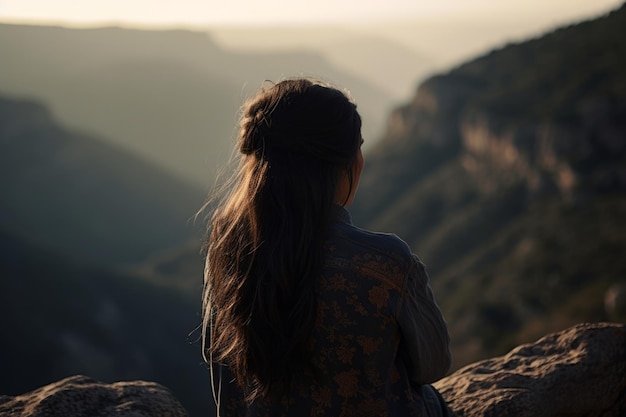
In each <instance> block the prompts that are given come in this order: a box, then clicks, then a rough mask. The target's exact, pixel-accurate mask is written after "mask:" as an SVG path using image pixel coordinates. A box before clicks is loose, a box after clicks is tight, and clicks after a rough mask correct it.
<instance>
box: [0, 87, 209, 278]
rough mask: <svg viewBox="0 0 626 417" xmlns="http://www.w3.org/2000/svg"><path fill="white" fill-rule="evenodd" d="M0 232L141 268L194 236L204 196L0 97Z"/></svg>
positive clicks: (39, 110)
mask: <svg viewBox="0 0 626 417" xmlns="http://www.w3.org/2000/svg"><path fill="white" fill-rule="evenodd" d="M0 149H1V152H0V189H2V194H1V195H0V229H1V230H5V231H7V232H9V233H12V234H14V235H16V236H19V237H21V238H23V239H25V240H27V241H28V242H33V243H34V244H37V245H40V246H42V247H47V248H49V249H50V250H52V251H55V252H58V253H60V254H62V255H63V256H66V257H68V258H70V259H74V260H76V261H80V262H83V263H88V264H89V263H97V264H107V265H110V266H113V265H120V264H124V263H135V262H141V261H142V260H144V259H146V258H147V257H148V256H151V255H152V254H153V253H155V252H158V251H163V250H166V249H168V248H171V247H174V246H177V245H180V244H182V243H183V242H186V241H187V240H188V239H191V238H192V237H193V236H194V235H195V231H194V230H193V229H194V228H193V227H192V224H191V222H190V219H191V218H192V217H193V215H194V213H195V212H196V211H197V209H198V208H199V207H200V205H201V204H202V201H203V199H204V193H203V192H202V190H201V189H200V188H196V187H194V186H191V185H189V184H187V183H185V182H183V181H181V180H179V179H177V178H175V177H172V176H171V175H170V174H168V173H166V172H164V171H163V170H162V169H160V168H158V167H156V166H155V165H154V164H152V163H149V162H147V161H146V160H144V159H143V158H141V157H138V156H134V155H131V154H128V153H127V152H124V151H122V150H120V149H118V148H117V147H115V146H113V145H111V144H110V143H108V142H106V141H104V140H103V139H101V138H100V137H95V136H91V135H87V134H83V133H77V132H75V131H72V130H69V129H66V128H64V127H62V126H60V125H59V124H58V123H57V122H56V120H55V119H54V117H53V116H52V115H51V114H50V112H49V111H48V109H47V108H46V107H44V106H43V105H41V104H39V103H36V102H32V101H24V100H17V99H11V98H6V97H0Z"/></svg>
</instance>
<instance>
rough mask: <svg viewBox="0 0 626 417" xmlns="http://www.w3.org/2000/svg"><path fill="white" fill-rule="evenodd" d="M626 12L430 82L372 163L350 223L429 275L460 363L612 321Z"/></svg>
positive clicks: (619, 225) (624, 149) (624, 157)
mask: <svg viewBox="0 0 626 417" xmlns="http://www.w3.org/2000/svg"><path fill="white" fill-rule="evenodd" d="M624 51H626V6H622V7H621V8H620V9H619V10H616V11H614V12H612V13H610V14H608V15H606V16H603V17H601V18H599V19H595V20H592V21H587V22H583V23H580V24H576V25H572V26H568V27H564V28H561V29H559V30H556V31H554V32H551V33H548V34H546V35H545V36H542V37H540V38H536V39H532V40H529V41H526V42H522V43H518V44H510V45H507V46H505V47H503V48H501V49H498V50H494V51H491V52H489V53H487V54H486V55H484V56H481V57H478V58H476V59H474V60H472V61H469V62H467V63H464V64H462V65H460V66H458V67H457V68H454V69H452V70H450V71H449V72H447V73H443V74H440V75H436V76H434V77H432V78H430V79H428V80H426V81H425V82H424V83H423V84H422V85H421V86H420V87H419V89H418V91H417V93H416V95H415V96H414V98H413V99H412V100H411V101H410V102H409V103H407V104H406V105H404V106H401V107H399V108H397V109H396V110H394V111H393V113H392V114H391V116H390V119H389V123H388V126H389V128H388V130H387V132H386V134H385V137H384V139H383V140H382V141H380V142H379V143H377V145H376V146H375V147H374V148H373V149H372V150H371V151H370V152H368V154H367V155H366V161H365V170H364V173H363V176H362V180H361V184H360V188H359V194H358V196H357V199H356V201H355V205H354V206H353V208H352V212H353V217H354V220H355V223H356V224H357V225H360V226H364V227H367V228H370V229H374V230H383V231H390V232H394V233H397V234H398V235H400V236H401V237H402V238H404V239H405V240H407V242H408V243H409V244H410V245H411V246H412V248H413V249H414V250H415V251H416V252H417V253H418V255H419V256H420V257H421V258H422V259H423V260H424V261H425V263H426V264H427V265H428V266H429V270H430V272H431V275H432V285H433V287H434V290H435V293H436V295H437V298H438V301H439V303H440V305H441V307H442V309H443V310H444V314H445V315H446V318H447V319H448V322H449V325H450V330H451V333H452V340H453V356H454V357H455V366H460V365H463V364H465V363H468V362H470V361H474V360H477V359H480V358H482V357H487V356H492V355H494V354H500V353H503V352H505V351H506V350H508V349H510V348H511V347H513V346H515V345H516V344H519V343H521V342H525V341H529V340H532V339H533V338H536V337H538V336H540V335H541V334H545V333H547V332H549V331H555V330H560V329H562V328H564V327H567V326H569V325H572V324H575V323H577V322H580V321H596V320H604V319H607V316H606V313H605V311H604V306H603V302H604V296H605V293H606V291H607V289H608V288H609V287H610V286H611V285H612V284H614V283H616V282H619V281H623V280H624V276H626V261H625V260H624V257H623V256H622V255H623V250H624V248H625V247H626V55H625V54H624Z"/></svg>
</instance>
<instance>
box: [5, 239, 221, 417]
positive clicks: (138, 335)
mask: <svg viewBox="0 0 626 417" xmlns="http://www.w3.org/2000/svg"><path fill="white" fill-rule="evenodd" d="M0 276H1V277H2V279H0V329H1V330H2V334H3V338H2V343H1V344H0V357H1V358H2V359H0V373H1V374H2V378H0V393H2V394H3V395H18V394H21V393H23V392H26V391H30V390H32V389H34V388H36V387H38V386H40V385H42V384H47V383H49V382H51V381H54V380H58V379H60V378H64V377H66V376H69V375H74V374H85V375H89V376H90V377H92V378H97V379H100V380H102V381H107V382H116V381H120V380H129V379H131V380H132V379H145V380H151V381H156V382H159V383H161V384H163V385H165V386H167V387H168V388H169V389H171V390H172V392H173V393H174V395H176V397H178V399H179V400H180V401H181V402H182V403H183V405H184V406H185V408H186V409H187V410H188V411H189V413H190V415H191V416H203V415H204V416H207V415H209V416H210V415H213V410H214V406H213V404H212V397H211V387H210V383H209V373H208V370H207V368H206V366H205V365H204V364H203V362H202V357H201V351H200V344H199V343H198V341H197V339H198V338H199V334H198V333H197V332H195V331H194V329H195V328H196V327H197V325H198V324H199V311H200V302H199V297H196V298H191V299H190V298H189V297H187V296H185V295H184V294H182V293H180V292H178V291H175V290H172V289H171V288H163V287H160V286H156V285H152V284H149V283H147V282H145V281H143V280H141V279H138V278H136V277H134V276H132V275H128V274H121V273H118V272H113V271H112V270H110V269H106V268H94V267H90V266H78V265H77V264H76V263H75V262H73V261H69V260H67V259H66V258H64V257H63V256H61V255H59V254H58V253H54V252H51V251H49V250H46V249H42V248H41V247H38V246H36V245H32V244H30V243H28V242H26V241H24V240H23V239H20V238H17V237H15V236H14V235H12V234H10V233H6V232H5V231H0Z"/></svg>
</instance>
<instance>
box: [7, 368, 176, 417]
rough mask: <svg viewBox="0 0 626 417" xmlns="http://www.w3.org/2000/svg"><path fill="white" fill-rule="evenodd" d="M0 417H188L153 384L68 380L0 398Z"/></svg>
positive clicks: (161, 387) (167, 391)
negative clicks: (15, 395)
mask: <svg viewBox="0 0 626 417" xmlns="http://www.w3.org/2000/svg"><path fill="white" fill-rule="evenodd" d="M0 416H2V417H27V416H28V417H109V416H116V417H187V412H186V411H185V409H184V408H183V406H182V405H181V404H180V402H178V400H177V399H176V398H175V397H174V395H172V393H171V392H170V391H169V390H168V389H167V388H165V387H163V386H162V385H159V384H157V383H154V382H145V381H129V382H116V383H113V384H105V383H101V382H98V381H94V380H93V379H91V378H87V377H86V376H81V375H78V376H71V377H69V378H65V379H62V380H60V381H57V382H54V383H52V384H50V385H46V386H45V387H42V388H39V389H37V390H35V391H32V392H29V393H27V394H24V395H19V396H17V397H9V396H0Z"/></svg>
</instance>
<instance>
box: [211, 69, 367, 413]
mask: <svg viewBox="0 0 626 417" xmlns="http://www.w3.org/2000/svg"><path fill="white" fill-rule="evenodd" d="M360 143H361V118H360V116H359V114H358V113H357V111H356V106H355V104H354V103H352V101H351V100H350V99H349V98H348V96H347V95H346V94H344V93H343V92H341V91H339V90H337V89H335V88H332V87H330V86H328V85H324V84H322V83H320V82H318V81H313V80H309V79H291V80H286V81H282V82H279V83H276V84H272V85H270V86H269V87H266V88H263V89H261V90H260V91H259V93H258V94H257V95H256V96H255V97H254V98H252V99H251V100H249V101H248V102H247V103H246V104H245V105H244V107H243V112H242V117H241V124H240V132H239V137H238V149H239V151H240V153H241V159H240V164H239V169H238V170H237V171H236V173H235V178H234V182H233V187H232V189H231V191H230V193H229V194H228V195H227V196H226V198H225V199H224V200H223V201H222V203H221V205H219V206H218V208H217V209H216V210H215V211H214V213H213V216H212V219H211V221H210V226H209V238H208V242H207V245H208V246H207V257H206V267H205V277H204V285H205V288H204V295H203V334H204V337H203V340H204V342H205V345H204V351H205V352H206V353H208V355H209V359H208V360H210V361H212V362H219V363H223V364H225V365H227V366H228V367H229V368H230V370H231V371H232V372H233V374H234V375H235V378H236V380H237V382H238V384H239V385H240V386H241V387H242V388H243V389H244V391H245V393H246V398H247V400H248V401H253V400H255V399H256V398H259V397H264V396H266V395H268V394H269V393H270V392H273V391H274V390H276V389H278V390H281V389H285V388H286V384H288V383H289V380H290V377H291V376H292V375H294V374H295V373H298V372H304V371H305V370H306V368H308V367H310V359H309V358H310V352H309V340H310V336H311V331H312V328H313V325H314V322H315V317H316V308H317V305H316V292H315V289H316V280H317V279H318V275H319V273H320V268H321V263H322V256H323V242H324V239H325V237H326V233H327V229H328V224H329V222H330V218H331V212H332V206H333V204H334V202H335V200H336V198H337V197H336V192H337V191H336V190H337V183H338V178H339V175H340V174H342V171H343V170H345V172H346V173H347V175H348V176H350V175H351V173H352V165H353V163H354V161H355V158H356V155H357V152H358V149H359V146H360Z"/></svg>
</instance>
